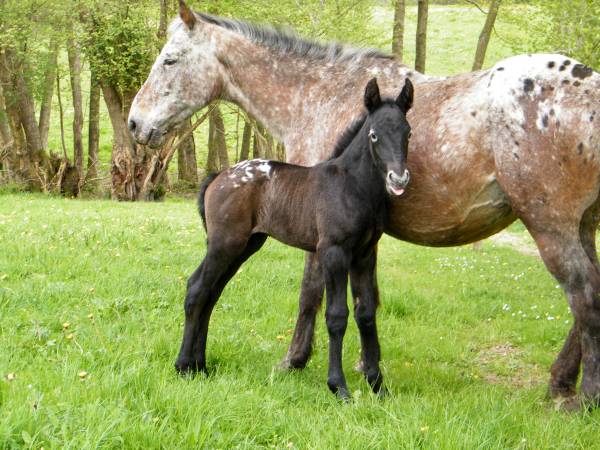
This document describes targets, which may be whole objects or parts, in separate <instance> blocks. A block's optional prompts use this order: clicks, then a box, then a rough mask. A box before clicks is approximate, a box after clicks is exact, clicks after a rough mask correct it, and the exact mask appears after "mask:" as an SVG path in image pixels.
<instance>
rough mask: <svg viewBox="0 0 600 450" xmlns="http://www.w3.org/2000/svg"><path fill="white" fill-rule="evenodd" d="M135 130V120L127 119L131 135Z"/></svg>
mask: <svg viewBox="0 0 600 450" xmlns="http://www.w3.org/2000/svg"><path fill="white" fill-rule="evenodd" d="M136 128H137V123H135V120H133V119H129V131H131V132H132V133H133V132H134V131H135V129H136Z"/></svg>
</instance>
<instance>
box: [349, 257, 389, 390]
mask: <svg viewBox="0 0 600 450" xmlns="http://www.w3.org/2000/svg"><path fill="white" fill-rule="evenodd" d="M376 265H377V254H376V249H375V248H373V250H372V251H371V252H370V253H369V255H367V256H366V257H364V258H362V259H360V260H359V261H355V262H354V263H353V264H352V265H351V266H350V286H351V288H352V297H353V299H354V318H355V320H356V323H357V325H358V329H359V331H360V340H361V349H362V350H361V362H362V371H363V373H364V375H365V378H366V379H367V381H368V383H369V384H370V385H371V388H372V389H373V391H374V392H380V389H381V386H382V383H383V376H382V375H381V370H380V369H379V360H380V357H381V350H380V347H379V339H378V337H377V325H376V313H377V306H378V305H379V292H378V289H377V275H376Z"/></svg>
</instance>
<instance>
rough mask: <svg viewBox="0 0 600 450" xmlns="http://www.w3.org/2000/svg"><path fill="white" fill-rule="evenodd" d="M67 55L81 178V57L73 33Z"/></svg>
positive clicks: (74, 140)
mask: <svg viewBox="0 0 600 450" xmlns="http://www.w3.org/2000/svg"><path fill="white" fill-rule="evenodd" d="M67 55H68V59H69V75H70V80H71V93H72V96H71V97H72V99H73V160H74V161H75V167H76V168H77V175H78V178H79V180H83V179H84V173H83V97H82V94H81V57H80V52H79V45H78V44H77V42H76V41H75V38H74V36H73V35H71V36H69V37H68V38H67Z"/></svg>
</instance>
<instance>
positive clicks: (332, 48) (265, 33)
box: [196, 12, 393, 62]
mask: <svg viewBox="0 0 600 450" xmlns="http://www.w3.org/2000/svg"><path fill="white" fill-rule="evenodd" d="M196 14H197V15H198V16H199V17H200V18H201V19H202V20H204V21H205V22H208V23H211V24H213V25H217V26H219V27H222V28H226V29H228V30H231V31H233V32H235V33H238V34H241V35H242V36H245V37H247V38H248V39H250V40H251V41H253V42H256V43H258V44H261V45H265V46H266V47H269V48H272V49H275V50H278V51H280V52H283V53H285V54H292V55H296V56H300V57H304V58H310V59H315V60H324V61H329V62H339V61H352V60H356V59H360V58H380V59H393V58H392V56H390V55H387V54H385V53H382V52H381V51H379V50H375V49H356V48H351V47H348V46H345V45H342V44H339V43H337V42H334V43H330V44H323V43H320V42H316V41H312V40H309V39H304V38H302V37H300V36H299V35H298V34H296V32H294V31H293V30H291V29H289V28H274V27H272V26H269V25H256V24H253V23H250V22H246V21H243V20H237V19H227V18H224V17H218V16H213V15H210V14H205V13H198V12H197V13H196Z"/></svg>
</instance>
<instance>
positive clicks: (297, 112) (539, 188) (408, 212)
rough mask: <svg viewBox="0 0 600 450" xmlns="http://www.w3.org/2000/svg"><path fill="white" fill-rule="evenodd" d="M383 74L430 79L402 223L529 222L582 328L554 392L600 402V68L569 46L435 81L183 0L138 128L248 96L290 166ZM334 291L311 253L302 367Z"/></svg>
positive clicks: (163, 127)
mask: <svg viewBox="0 0 600 450" xmlns="http://www.w3.org/2000/svg"><path fill="white" fill-rule="evenodd" d="M374 76H377V79H378V81H379V85H380V87H381V89H382V94H383V95H385V96H391V95H392V94H393V93H394V92H398V90H399V89H400V87H401V86H402V85H403V83H404V80H405V79H406V78H407V77H408V78H410V79H411V80H412V81H413V82H414V83H415V98H416V102H415V104H414V108H413V109H412V110H411V112H410V113H409V116H408V120H409V122H410V123H411V126H412V129H413V133H414V138H413V139H412V140H411V143H410V159H409V162H408V167H409V170H410V172H411V175H413V179H414V182H412V183H411V184H410V186H409V187H408V188H407V190H406V193H405V194H404V195H403V196H402V197H400V198H397V199H395V200H394V202H393V203H392V205H391V208H390V211H389V217H388V224H387V226H386V230H385V231H386V232H387V233H389V234H391V235H392V236H395V237H396V238H398V239H402V240H404V241H408V242H412V243H415V244H420V245H428V246H453V245H461V244H466V243H469V242H474V241H477V240H479V239H482V238H485V237H487V236H490V235H492V234H494V233H496V232H498V231H500V230H501V229H503V228H505V227H506V226H507V225H509V224H510V223H511V222H513V221H514V220H515V219H516V218H519V219H521V220H522V221H523V223H524V224H525V225H526V227H527V229H528V230H529V232H530V233H531V235H532V236H533V238H534V239H535V241H536V243H537V246H538V249H539V252H540V255H541V256H542V258H543V260H544V263H545V264H546V267H547V268H548V270H549V271H550V272H551V273H552V274H553V275H554V276H555V277H556V279H557V280H558V281H559V282H560V284H561V286H562V287H563V289H564V291H565V293H566V295H567V298H568V300H569V304H570V307H571V310H572V312H573V315H574V317H575V320H574V324H573V328H572V329H571V331H570V333H569V336H568V338H567V340H566V343H565V345H564V348H563V349H562V351H561V352H560V354H559V355H558V358H557V360H556V361H555V362H554V364H553V365H552V369H551V378H550V389H549V391H550V394H551V395H552V396H554V397H563V398H566V399H567V401H566V402H565V405H572V406H573V407H576V406H577V405H578V404H579V400H578V399H577V396H576V395H575V387H576V383H577V377H578V374H579V368H580V365H582V366H583V377H582V382H581V394H582V395H581V398H582V399H584V400H586V401H590V402H593V403H596V404H597V403H598V401H599V400H600V300H598V294H599V293H600V263H599V262H598V257H597V254H596V247H595V234H596V227H597V225H598V223H599V222H600V199H599V191H600V155H599V154H598V153H599V152H600V126H598V120H600V114H597V112H598V110H600V104H599V103H598V101H599V99H600V74H598V73H596V72H594V71H593V70H592V69H590V68H588V67H586V66H584V65H582V64H580V63H578V62H577V61H575V60H573V59H571V58H568V57H565V56H561V55H549V54H543V55H542V54H535V55H522V56H515V57H512V58H509V59H506V60H504V61H501V62H499V63H497V64H496V65H495V66H494V67H492V68H491V69H489V70H484V71H479V72H473V73H468V74H464V75H457V76H453V77H448V78H430V77H426V76H424V75H422V74H419V73H417V72H414V71H412V70H410V69H409V68H408V67H406V66H404V65H403V64H401V63H399V62H397V61H395V60H394V59H392V58H391V57H389V56H387V55H384V54H381V53H379V52H377V51H372V50H356V49H350V48H347V47H343V46H340V45H338V44H318V43H314V42H310V41H306V40H303V39H301V38H299V37H297V36H295V35H293V34H290V33H286V32H282V31H279V30H274V29H272V28H269V27H261V26H255V25H252V24H249V23H246V22H243V21H239V20H231V19H224V18H220V17H214V16H210V15H207V14H201V13H194V12H192V11H191V10H190V9H189V8H188V7H187V6H186V5H185V4H184V3H183V2H181V3H180V15H179V18H177V19H176V20H175V21H174V22H173V23H172V24H171V27H170V37H169V40H168V42H167V44H166V45H165V46H164V48H163V49H162V52H161V53H160V55H159V56H158V58H157V60H156V62H155V63H154V66H153V68H152V71H151V72H150V75H149V76H148V79H147V80H146V82H145V83H144V85H143V86H142V88H141V89H140V91H139V92H138V94H137V96H136V98H135V100H134V102H133V105H132V107H131V111H130V115H129V126H130V129H131V131H132V132H133V134H134V135H135V138H136V139H137V141H138V142H139V143H141V144H148V145H150V146H158V145H160V144H161V143H162V142H163V140H164V135H165V134H166V133H168V132H169V131H170V130H172V129H173V127H175V126H176V125H177V124H179V123H181V122H182V121H183V120H185V119H186V118H188V117H189V116H190V115H191V114H192V113H193V112H195V111H197V110H198V109H200V108H202V107H204V106H205V105H207V104H208V103H209V102H210V101H212V100H215V99H219V98H220V99H225V100H229V101H232V102H234V103H236V104H238V105H240V106H241V107H242V108H244V109H245V110H246V111H248V112H250V113H251V114H252V115H254V116H255V117H256V118H257V119H258V120H260V121H261V122H262V123H264V124H265V126H266V127H267V128H268V129H269V130H270V131H271V132H272V133H273V134H274V135H275V136H276V137H277V138H278V139H279V140H281V141H282V142H283V143H284V144H285V146H286V150H287V156H288V160H289V161H290V162H293V163H296V164H301V165H313V164H315V163H317V162H319V161H322V160H324V159H326V158H327V156H328V155H329V154H330V152H331V151H332V148H333V145H334V142H335V139H336V136H338V135H339V134H340V133H341V132H342V131H343V130H344V129H345V128H346V127H347V126H348V124H350V123H352V121H353V120H354V119H356V118H357V117H358V116H359V115H360V113H361V108H362V101H361V95H360V90H357V89H355V87H356V86H362V85H364V84H365V83H366V82H367V80H369V79H370V78H372V77H374ZM322 296H323V276H322V273H321V270H320V268H319V265H318V261H317V260H316V258H313V257H310V256H308V257H307V260H306V265H305V271H304V279H303V282H302V292H301V298H300V312H299V316H298V321H297V324H296V330H295V333H294V338H293V341H292V345H291V347H290V349H289V351H288V356H287V357H286V364H287V365H288V366H289V367H303V366H304V365H305V364H306V362H307V360H308V358H309V356H310V351H311V342H312V337H313V332H314V322H315V315H316V312H317V310H318V308H319V305H320V303H321V299H322Z"/></svg>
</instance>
